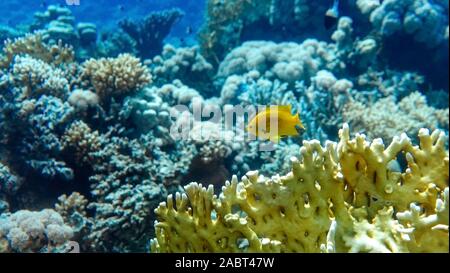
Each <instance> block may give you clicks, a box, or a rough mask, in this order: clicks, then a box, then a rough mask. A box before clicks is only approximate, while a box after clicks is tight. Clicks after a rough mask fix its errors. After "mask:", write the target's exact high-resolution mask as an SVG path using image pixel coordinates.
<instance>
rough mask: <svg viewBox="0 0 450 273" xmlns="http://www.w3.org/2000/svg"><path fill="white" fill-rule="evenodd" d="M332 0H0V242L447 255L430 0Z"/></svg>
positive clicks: (443, 13)
mask: <svg viewBox="0 0 450 273" xmlns="http://www.w3.org/2000/svg"><path fill="white" fill-rule="evenodd" d="M25 2H27V1H25ZM61 2H62V3H61ZM332 2H333V1H308V0H206V1H205V2H203V1H196V0H191V1H178V0H172V1H138V0H135V1H110V0H102V1H100V0H98V1H88V0H84V1H83V0H81V2H80V5H79V6H68V5H66V4H65V3H64V1H31V0H30V5H28V6H27V7H26V8H27V9H26V10H24V7H23V1H13V0H10V1H2V3H1V4H0V40H1V41H2V44H3V46H2V50H1V52H0V253H1V252H64V251H66V249H67V247H68V246H73V245H74V244H76V245H78V247H79V249H80V251H81V252H149V251H151V252H323V253H326V252H448V251H449V246H448V239H449V238H448V224H449V223H448V222H449V209H448V203H449V197H448V195H449V193H448V180H449V156H448V140H447V136H448V130H449V110H448V107H449V106H448V92H449V79H448V73H449V56H448V50H449V48H448V47H449V21H448V12H449V10H448V8H449V6H448V0H384V1H381V0H348V1H344V0H341V1H340V3H339V9H338V13H339V14H338V18H336V20H337V21H336V24H335V25H334V26H331V28H327V27H325V25H324V17H325V14H327V10H328V9H329V8H330V7H331V6H332V4H333V3H332ZM53 4H54V5H53ZM264 105H277V106H280V105H290V106H291V108H292V113H298V114H299V117H300V119H301V121H302V124H303V125H304V128H303V129H301V130H299V132H298V133H297V134H293V135H290V136H288V137H283V138H281V139H280V140H279V141H276V142H275V143H268V141H267V140H265V139H262V138H261V137H260V138H259V139H251V138H249V137H248V135H247V132H246V131H245V130H244V127H245V126H244V124H246V123H247V122H248V121H249V120H250V119H251V116H245V115H244V116H243V117H242V120H240V119H239V118H238V117H236V118H235V119H233V118H232V119H231V122H230V123H229V124H227V125H228V126H225V125H224V122H223V119H222V118H219V119H216V118H214V119H213V118H211V117H212V116H213V114H214V113H215V117H217V115H218V116H219V117H223V116H226V114H227V113H232V114H233V111H234V110H236V109H247V107H255V106H264ZM239 107H241V108H239ZM198 109H200V117H199V116H196V114H195V113H196V111H198ZM230 109H232V110H230ZM190 113H193V115H190ZM216 114H217V115H216ZM283 126H284V125H283ZM286 126H288V125H286ZM180 128H181V131H182V132H181V133H180ZM184 128H187V130H186V131H184V130H183V129H184ZM268 147H269V149H268ZM164 201H165V202H164ZM161 202H162V203H161Z"/></svg>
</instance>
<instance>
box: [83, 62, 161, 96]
mask: <svg viewBox="0 0 450 273" xmlns="http://www.w3.org/2000/svg"><path fill="white" fill-rule="evenodd" d="M81 78H82V79H83V80H84V81H86V83H85V84H86V85H88V86H92V87H93V88H94V90H95V93H96V94H97V95H98V96H99V97H100V99H101V100H106V99H108V98H110V97H117V96H123V95H129V94H130V93H132V92H134V91H137V90H138V89H140V88H142V87H143V86H145V85H146V84H149V83H150V82H151V80H152V77H151V74H150V72H149V70H148V68H147V67H145V66H144V65H143V64H142V63H141V62H140V60H139V59H138V58H136V57H133V56H132V55H130V54H120V55H119V56H118V57H117V58H101V59H90V60H88V61H86V62H85V63H84V64H83V72H82V75H81Z"/></svg>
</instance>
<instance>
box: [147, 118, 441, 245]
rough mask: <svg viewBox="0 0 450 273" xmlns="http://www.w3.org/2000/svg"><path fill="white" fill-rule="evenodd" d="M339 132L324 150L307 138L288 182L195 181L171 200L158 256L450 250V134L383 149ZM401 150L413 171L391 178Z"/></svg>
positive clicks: (162, 219) (252, 178) (163, 207)
mask: <svg viewBox="0 0 450 273" xmlns="http://www.w3.org/2000/svg"><path fill="white" fill-rule="evenodd" d="M339 134H340V141H339V143H335V142H327V143H326V146H325V147H322V146H321V145H320V143H319V142H318V141H315V140H313V141H305V142H304V143H303V147H302V148H300V153H301V159H300V160H299V159H296V158H293V159H292V171H291V172H289V173H288V174H287V175H285V176H279V175H275V176H272V178H268V177H264V176H260V175H258V172H249V173H248V174H247V175H246V176H244V177H243V178H242V181H238V179H237V177H236V176H234V177H233V179H232V180H231V182H226V183H225V186H223V187H222V192H221V194H220V195H219V196H216V195H214V191H213V186H212V185H210V186H208V187H207V188H205V187H203V186H202V185H201V184H197V183H191V184H189V185H188V186H186V187H185V191H186V193H185V194H176V196H175V197H173V196H172V195H170V196H168V198H167V202H163V203H161V204H160V205H159V207H158V208H157V209H156V210H155V212H156V213H157V215H158V221H157V222H156V223H155V227H156V238H155V239H154V240H152V251H154V252H347V251H349V252H410V251H412V252H420V251H429V250H432V251H437V252H448V213H447V212H448V164H449V161H448V151H446V150H445V142H446V136H445V135H444V133H442V132H440V131H439V130H435V131H434V132H433V133H431V134H430V133H429V131H428V130H426V129H421V130H420V132H419V138H420V146H414V145H413V144H412V142H411V140H410V139H409V138H408V137H407V136H406V134H402V135H401V136H400V137H395V138H394V139H393V141H392V143H391V144H390V145H389V146H387V147H385V146H384V144H383V142H382V141H381V140H380V139H376V140H374V141H373V142H369V141H367V140H366V139H365V136H364V135H359V134H357V135H356V136H355V138H350V133H349V128H348V126H347V125H344V126H343V128H342V129H341V130H340V132H339ZM402 152H405V153H406V154H407V156H406V157H407V162H408V167H407V169H406V170H405V171H403V172H396V171H390V170H389V167H388V165H389V162H391V161H392V160H395V159H396V157H397V155H398V154H399V153H402ZM394 211H396V212H397V213H396V214H394ZM446 213H447V214H446ZM425 223H426V224H425ZM424 233H426V234H427V236H421V235H422V234H424Z"/></svg>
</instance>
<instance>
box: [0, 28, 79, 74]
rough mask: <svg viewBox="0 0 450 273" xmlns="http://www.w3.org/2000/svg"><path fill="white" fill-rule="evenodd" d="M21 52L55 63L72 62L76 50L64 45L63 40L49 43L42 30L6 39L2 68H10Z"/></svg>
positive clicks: (0, 63)
mask: <svg viewBox="0 0 450 273" xmlns="http://www.w3.org/2000/svg"><path fill="white" fill-rule="evenodd" d="M20 54H28V55H30V56H31V57H33V58H36V59H40V60H42V61H44V62H46V63H49V64H55V65H59V64H63V63H70V62H72V61H73V60H74V52H73V50H72V48H71V47H70V46H67V45H63V44H62V42H58V43H57V44H55V45H47V44H45V43H44V41H43V37H42V32H35V33H33V34H27V35H26V36H25V37H22V38H17V39H15V40H13V41H12V40H6V42H5V45H4V47H3V54H2V56H1V59H0V68H8V67H9V65H10V64H11V62H12V61H13V59H14V57H15V56H17V55H20Z"/></svg>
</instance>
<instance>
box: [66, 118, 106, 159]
mask: <svg viewBox="0 0 450 273" xmlns="http://www.w3.org/2000/svg"><path fill="white" fill-rule="evenodd" d="M62 149H63V150H66V151H67V152H70V153H73V154H74V158H75V160H76V161H77V163H78V164H80V165H82V164H93V160H94V158H93V156H92V153H95V152H98V151H99V150H100V149H101V144H100V136H99V133H98V131H92V129H91V128H90V127H89V126H88V125H87V124H86V123H84V122H83V121H75V122H74V123H72V124H71V125H70V126H69V127H68V128H67V129H66V131H65V133H64V135H63V136H62Z"/></svg>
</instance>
